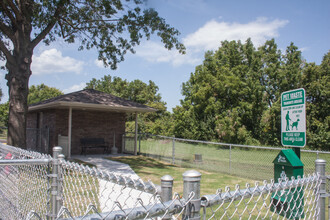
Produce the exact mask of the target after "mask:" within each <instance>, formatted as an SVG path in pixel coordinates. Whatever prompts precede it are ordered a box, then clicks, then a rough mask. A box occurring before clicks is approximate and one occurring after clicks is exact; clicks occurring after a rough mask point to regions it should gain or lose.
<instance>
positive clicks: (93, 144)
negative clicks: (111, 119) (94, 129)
mask: <svg viewBox="0 0 330 220" xmlns="http://www.w3.org/2000/svg"><path fill="white" fill-rule="evenodd" d="M80 144H81V154H84V155H86V150H87V149H93V148H103V151H104V153H106V152H107V150H108V144H107V143H106V142H105V141H104V138H81V139H80Z"/></svg>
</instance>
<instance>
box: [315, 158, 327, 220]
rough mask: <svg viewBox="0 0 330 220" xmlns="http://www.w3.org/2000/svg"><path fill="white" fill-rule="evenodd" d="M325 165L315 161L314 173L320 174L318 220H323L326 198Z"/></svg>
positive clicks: (321, 160) (322, 161)
mask: <svg viewBox="0 0 330 220" xmlns="http://www.w3.org/2000/svg"><path fill="white" fill-rule="evenodd" d="M325 165H326V161H325V160H323V159H317V160H315V172H316V173H319V174H320V178H321V184H320V191H319V194H320V198H319V204H318V205H319V208H320V216H319V219H320V220H325V198H326V197H325V196H326V177H325Z"/></svg>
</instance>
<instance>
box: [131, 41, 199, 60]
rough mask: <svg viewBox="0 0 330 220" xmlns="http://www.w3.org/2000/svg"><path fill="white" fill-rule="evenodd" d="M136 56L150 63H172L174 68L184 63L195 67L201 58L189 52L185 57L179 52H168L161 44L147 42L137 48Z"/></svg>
mask: <svg viewBox="0 0 330 220" xmlns="http://www.w3.org/2000/svg"><path fill="white" fill-rule="evenodd" d="M136 55H137V56H139V57H142V58H144V59H145V60H147V61H149V62H155V63H171V64H172V65H173V66H179V65H182V64H184V63H186V64H192V65H195V64H197V63H199V62H200V59H199V58H195V57H193V54H192V53H190V51H189V50H187V53H186V54H185V55H183V54H180V53H179V52H178V51H177V50H175V49H172V50H167V49H166V48H164V46H163V45H162V44H161V43H156V42H153V41H147V42H145V43H143V44H142V45H141V46H140V47H139V48H137V51H136Z"/></svg>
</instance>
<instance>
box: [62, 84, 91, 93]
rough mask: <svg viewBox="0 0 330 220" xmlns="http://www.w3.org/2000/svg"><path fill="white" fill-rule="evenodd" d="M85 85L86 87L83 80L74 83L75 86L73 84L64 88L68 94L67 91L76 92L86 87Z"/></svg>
mask: <svg viewBox="0 0 330 220" xmlns="http://www.w3.org/2000/svg"><path fill="white" fill-rule="evenodd" d="M85 87H86V83H84V82H82V83H80V84H77V85H73V86H71V87H69V88H67V89H63V93H64V94H67V93H70V92H76V91H79V90H82V89H84V88H85Z"/></svg>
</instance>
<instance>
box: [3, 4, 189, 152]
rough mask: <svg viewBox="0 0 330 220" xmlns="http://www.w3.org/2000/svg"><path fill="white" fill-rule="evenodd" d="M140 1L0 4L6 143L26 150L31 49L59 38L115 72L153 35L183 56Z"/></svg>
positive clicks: (178, 45)
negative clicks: (90, 51)
mask: <svg viewBox="0 0 330 220" xmlns="http://www.w3.org/2000/svg"><path fill="white" fill-rule="evenodd" d="M143 2H144V1H143V0H102V1H101V0H81V1H77V0H1V1H0V39H1V41H0V57H1V59H3V60H5V63H6V64H5V68H6V69H7V71H8V73H7V74H6V79H7V85H8V88H9V109H10V110H9V124H8V143H9V144H11V145H14V146H20V147H22V148H25V139H26V138H25V135H26V134H25V127H26V112H27V96H28V83H29V78H30V76H31V74H32V72H31V62H32V54H33V50H34V48H35V47H36V46H37V45H38V44H39V43H40V42H44V43H46V44H50V43H51V42H53V41H55V40H56V39H57V38H62V39H64V41H65V42H67V43H74V42H75V41H79V43H80V46H79V50H82V49H91V48H96V49H97V50H98V51H99V56H98V59H100V60H102V61H103V63H104V65H106V66H107V65H108V66H110V67H111V68H113V69H114V68H116V65H117V63H118V62H120V61H123V59H124V55H125V54H126V52H127V51H131V52H134V50H133V47H134V46H136V45H138V44H139V43H140V40H141V38H142V37H146V38H147V39H149V38H150V36H151V34H154V33H156V34H157V35H158V36H159V37H160V38H161V40H162V42H163V43H164V45H165V47H166V48H168V49H171V48H173V47H175V48H176V49H178V50H179V51H180V52H184V46H183V45H182V44H181V43H180V42H178V39H177V35H178V34H179V32H178V31H177V30H176V29H174V28H172V27H171V26H169V25H168V24H167V23H166V22H165V20H164V19H162V18H161V17H159V16H158V14H157V12H156V11H154V10H153V9H145V10H144V9H143V7H144V5H143Z"/></svg>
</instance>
